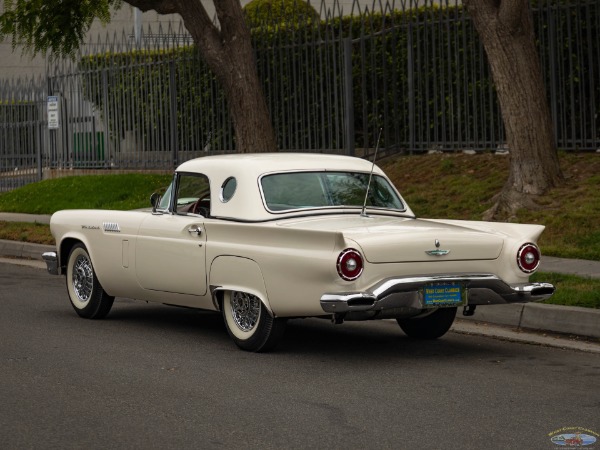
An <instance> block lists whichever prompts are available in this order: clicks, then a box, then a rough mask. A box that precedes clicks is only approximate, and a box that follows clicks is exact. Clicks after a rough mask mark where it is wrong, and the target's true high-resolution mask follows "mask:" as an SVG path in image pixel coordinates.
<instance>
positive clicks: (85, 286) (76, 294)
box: [67, 243, 115, 319]
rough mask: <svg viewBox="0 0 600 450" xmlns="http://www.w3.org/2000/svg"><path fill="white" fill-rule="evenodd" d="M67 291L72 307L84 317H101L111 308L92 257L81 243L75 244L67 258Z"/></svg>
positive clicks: (111, 301)
mask: <svg viewBox="0 0 600 450" xmlns="http://www.w3.org/2000/svg"><path fill="white" fill-rule="evenodd" d="M67 291H68V293H69V300H70V301H71V305H72V306H73V309H75V311H76V312H77V314H79V316H81V317H85V318H86V319H103V318H104V317H106V315H107V314H108V313H109V312H110V309H111V308H112V305H113V302H114V299H115V298H114V297H111V296H110V295H108V294H107V293H106V292H105V291H104V288H103V287H102V285H101V284H100V281H98V277H97V276H96V272H95V271H94V266H93V264H92V259H91V258H90V255H89V253H88V251H87V249H86V248H85V246H84V245H83V244H81V243H79V244H76V245H75V246H74V247H73V248H72V249H71V253H69V258H68V260H67Z"/></svg>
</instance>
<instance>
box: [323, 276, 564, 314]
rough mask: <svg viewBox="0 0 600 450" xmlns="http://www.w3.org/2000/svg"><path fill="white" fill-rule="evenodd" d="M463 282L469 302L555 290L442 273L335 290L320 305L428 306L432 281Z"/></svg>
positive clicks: (348, 308)
mask: <svg viewBox="0 0 600 450" xmlns="http://www.w3.org/2000/svg"><path fill="white" fill-rule="evenodd" d="M445 282H451V283H461V284H462V285H463V287H464V289H465V290H466V292H467V302H468V304H469V305H493V304H505V303H526V302H531V301H541V300H545V299H547V298H549V297H550V296H551V295H552V294H553V293H554V290H555V288H554V286H553V285H552V284H550V283H523V284H516V285H509V284H507V283H506V282H504V281H503V280H501V279H500V278H499V277H497V276H496V275H493V274H486V273H482V274H481V273H480V274H461V275H455V274H440V275H426V276H416V277H403V278H389V279H386V280H383V281H381V282H379V283H377V284H375V285H374V286H372V287H371V288H369V289H366V290H365V291H360V292H358V291H353V292H333V293H325V294H323V295H322V296H321V308H322V309H323V311H325V312H327V313H346V312H353V311H383V310H387V309H397V308H412V309H425V305H424V303H423V299H422V290H423V288H424V286H426V285H427V284H430V283H445Z"/></svg>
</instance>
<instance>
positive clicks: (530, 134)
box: [465, 0, 563, 219]
mask: <svg viewBox="0 0 600 450" xmlns="http://www.w3.org/2000/svg"><path fill="white" fill-rule="evenodd" d="M465 6H466V7H467V10H468V12H469V14H470V16H471V18H472V20H473V23H474V25H475V28H476V29H477V32H478V34H479V37H480V39H481V41H482V43H483V46H484V48H485V51H486V53H487V57H488V62H489V64H490V68H491V72H492V78H493V80H494V84H495V87H496V90H497V94H498V101H499V103H500V108H501V110H502V119H503V122H504V127H505V133H506V142H507V144H508V147H509V151H510V173H509V177H508V181H507V182H506V184H505V185H504V187H503V189H502V192H501V193H500V194H499V195H498V196H497V198H496V203H495V205H494V206H493V207H492V208H491V209H489V210H488V211H487V212H486V214H485V218H486V219H494V218H500V217H502V218H506V217H510V216H513V215H514V213H515V212H516V211H517V210H518V209H519V208H523V207H526V208H527V207H534V206H535V199H536V197H537V196H539V195H541V194H543V193H544V192H546V191H547V190H548V189H549V188H551V187H554V186H557V185H558V184H559V183H560V182H561V181H562V179H563V176H562V172H561V170H560V164H559V161H558V153H557V149H556V143H555V141H554V135H553V127H552V117H551V114H550V108H549V106H548V100H547V98H546V91H545V88H544V81H543V78H542V72H541V67H540V62H539V56H538V53H537V49H536V47H535V36H534V30H533V20H532V17H531V11H530V10H529V3H528V0H465Z"/></svg>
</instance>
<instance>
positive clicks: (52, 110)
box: [48, 95, 60, 130]
mask: <svg viewBox="0 0 600 450" xmlns="http://www.w3.org/2000/svg"><path fill="white" fill-rule="evenodd" d="M59 119H60V114H59V108H58V96H56V95H49V96H48V129H50V130H56V129H57V128H59V127H60V122H59Z"/></svg>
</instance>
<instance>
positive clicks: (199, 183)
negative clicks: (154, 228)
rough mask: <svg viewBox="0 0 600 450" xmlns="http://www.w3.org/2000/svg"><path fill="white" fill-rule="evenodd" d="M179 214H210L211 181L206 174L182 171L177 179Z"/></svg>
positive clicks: (176, 197) (176, 196)
mask: <svg viewBox="0 0 600 450" xmlns="http://www.w3.org/2000/svg"><path fill="white" fill-rule="evenodd" d="M175 201H176V202H177V203H176V204H177V214H199V215H201V216H204V217H209V216H210V183H209V181H208V178H207V177H206V176H205V175H202V174H197V173H180V174H179V176H178V180H177V194H176V195H175Z"/></svg>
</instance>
